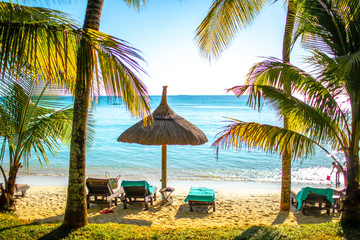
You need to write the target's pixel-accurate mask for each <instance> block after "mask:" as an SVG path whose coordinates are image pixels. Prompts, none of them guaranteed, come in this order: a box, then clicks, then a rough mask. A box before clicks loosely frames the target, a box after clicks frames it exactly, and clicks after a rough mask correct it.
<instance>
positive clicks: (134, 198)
mask: <svg viewBox="0 0 360 240" xmlns="http://www.w3.org/2000/svg"><path fill="white" fill-rule="evenodd" d="M121 186H122V187H123V189H124V192H125V195H124V196H122V197H121V202H122V203H123V204H124V209H126V208H127V206H126V204H130V203H132V202H144V203H145V209H146V210H148V209H149V202H150V204H151V205H153V204H154V203H153V202H154V201H156V191H157V187H154V186H151V185H150V184H149V183H148V182H147V181H127V180H123V181H122V182H121ZM138 199H140V200H138Z"/></svg>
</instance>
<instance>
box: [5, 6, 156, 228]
mask: <svg viewBox="0 0 360 240" xmlns="http://www.w3.org/2000/svg"><path fill="white" fill-rule="evenodd" d="M125 2H126V3H127V4H128V5H130V6H135V7H137V8H139V7H140V5H141V3H145V1H141V0H125ZM102 6H103V1H94V0H89V1H88V6H87V11H86V17H85V22H84V27H83V29H82V30H81V29H78V28H77V27H76V26H75V27H74V26H73V25H71V24H68V25H66V24H65V23H68V22H69V20H68V19H67V16H66V15H65V14H63V13H61V12H58V11H51V10H47V9H42V8H30V7H24V6H19V5H16V4H8V3H4V2H1V3H0V11H3V12H5V13H7V15H8V16H13V18H10V20H9V19H6V20H3V19H1V17H2V16H3V15H2V14H1V16H0V20H1V21H3V23H5V24H0V42H1V44H0V71H1V73H2V74H4V72H5V71H7V70H9V73H8V74H9V76H10V78H12V79H14V80H16V79H17V77H18V73H19V72H21V68H22V65H23V64H24V63H26V64H27V65H29V66H30V67H29V69H31V71H28V72H26V73H27V74H28V75H32V76H34V77H37V78H38V79H39V80H38V81H40V80H42V79H48V80H49V81H51V82H55V83H61V84H64V85H65V86H66V87H68V88H69V89H70V90H71V91H72V92H73V93H74V96H75V103H74V122H73V131H72V142H71V150H70V170H69V188H68V199H67V207H66V212H65V218H64V225H67V226H69V227H77V226H84V225H86V224H87V214H86V203H85V146H86V130H87V128H86V119H87V116H88V103H89V97H90V94H96V93H95V90H94V89H99V88H98V87H97V86H103V87H104V89H105V90H106V92H107V93H111V95H115V96H121V99H122V100H123V101H124V103H125V105H126V107H127V108H128V110H129V111H130V112H131V113H132V114H133V115H134V116H137V117H139V116H144V115H147V114H148V113H149V111H150V109H149V106H148V97H147V90H146V88H145V86H144V84H143V83H142V82H141V81H140V79H139V77H138V74H141V73H142V72H144V71H143V69H142V68H141V66H140V65H139V63H138V61H143V59H142V58H141V56H140V55H139V54H138V51H137V49H134V48H132V47H129V46H128V43H127V42H125V41H122V40H120V39H117V38H114V37H112V36H109V35H107V34H104V33H101V32H99V31H98V29H99V22H100V15H101V10H102ZM14 9H15V10H16V12H15V13H14ZM44 14H45V15H44ZM46 14H47V16H48V18H46V17H43V16H46ZM17 15H19V16H20V15H26V16H28V19H26V20H24V21H19V20H18V19H17V18H16V17H14V16H17ZM59 16H60V17H62V19H60V20H59ZM33 20H34V21H33ZM47 22H51V23H52V25H53V26H50V27H47V26H46V23H47ZM58 25H63V28H62V29H60V30H59V29H58V28H56V26H58ZM74 43H75V44H74ZM100 76H101V77H100ZM94 86H96V88H95V87H94Z"/></svg>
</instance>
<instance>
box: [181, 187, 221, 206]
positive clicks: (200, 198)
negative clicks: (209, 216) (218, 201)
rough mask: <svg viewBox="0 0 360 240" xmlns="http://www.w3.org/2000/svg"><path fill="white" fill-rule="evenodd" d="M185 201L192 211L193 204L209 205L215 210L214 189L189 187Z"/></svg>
mask: <svg viewBox="0 0 360 240" xmlns="http://www.w3.org/2000/svg"><path fill="white" fill-rule="evenodd" d="M185 202H189V206H190V211H194V208H193V207H194V206H195V205H205V206H209V205H210V206H211V207H212V209H213V212H215V191H214V189H212V188H204V187H191V189H190V192H189V194H188V196H187V197H186V198H185Z"/></svg>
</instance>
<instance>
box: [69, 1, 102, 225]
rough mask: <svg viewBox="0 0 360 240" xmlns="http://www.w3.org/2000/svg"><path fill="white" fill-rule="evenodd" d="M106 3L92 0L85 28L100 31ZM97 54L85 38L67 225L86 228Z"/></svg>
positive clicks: (80, 55)
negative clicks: (88, 136) (89, 125)
mask: <svg viewBox="0 0 360 240" xmlns="http://www.w3.org/2000/svg"><path fill="white" fill-rule="evenodd" d="M103 4H104V0H88V5H87V8H86V15H85V21H84V26H83V29H84V31H86V30H87V29H94V30H99V27H100V18H101V12H102V7H103ZM94 58H95V56H94V54H93V49H92V48H91V46H90V45H89V44H88V43H87V42H86V41H85V39H81V42H80V46H79V52H78V56H77V76H76V89H75V100H74V115H73V125H72V136H71V147H70V168H69V185H68V193H67V201H66V209H65V217H64V222H63V224H64V225H65V226H67V227H71V228H76V227H83V226H85V225H86V224H87V209H86V186H85V177H86V174H85V168H86V128H87V127H86V125H87V117H88V109H89V100H90V89H91V86H92V78H93V73H94Z"/></svg>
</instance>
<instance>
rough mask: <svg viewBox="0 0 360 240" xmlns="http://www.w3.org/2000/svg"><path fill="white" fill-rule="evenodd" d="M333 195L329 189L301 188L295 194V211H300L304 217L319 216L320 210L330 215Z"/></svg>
mask: <svg viewBox="0 0 360 240" xmlns="http://www.w3.org/2000/svg"><path fill="white" fill-rule="evenodd" d="M333 193H334V190H333V189H331V188H325V189H322V188H310V187H305V188H302V189H301V191H300V192H299V193H298V194H297V196H296V200H297V210H301V211H302V213H303V214H304V215H316V214H320V213H321V211H322V210H326V213H327V214H328V215H330V210H331V209H333V211H334V207H333Z"/></svg>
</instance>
